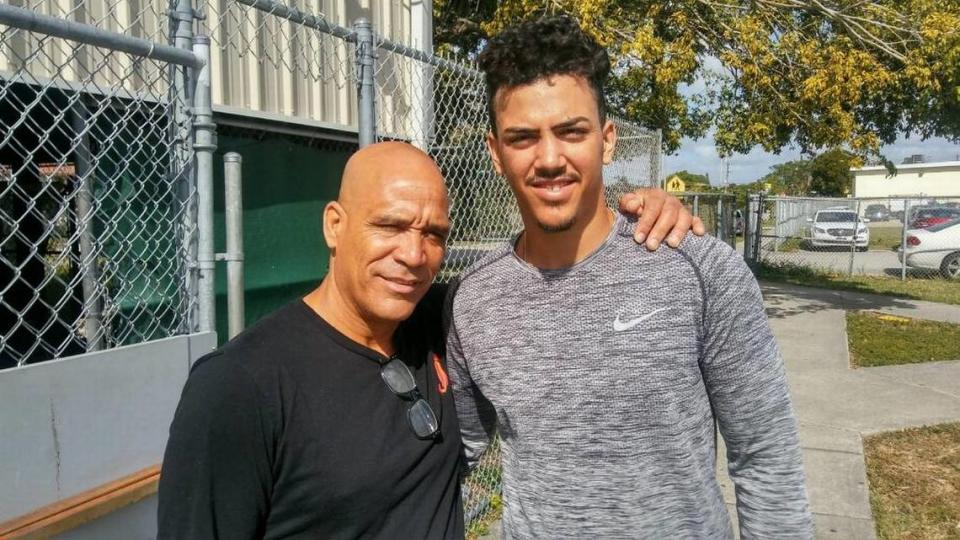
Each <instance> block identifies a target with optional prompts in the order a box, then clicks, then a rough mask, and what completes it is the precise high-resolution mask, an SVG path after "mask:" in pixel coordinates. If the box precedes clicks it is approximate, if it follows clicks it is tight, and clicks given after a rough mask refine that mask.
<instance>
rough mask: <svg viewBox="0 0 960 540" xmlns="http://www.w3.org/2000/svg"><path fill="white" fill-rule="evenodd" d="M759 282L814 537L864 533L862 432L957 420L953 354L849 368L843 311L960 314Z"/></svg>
mask: <svg viewBox="0 0 960 540" xmlns="http://www.w3.org/2000/svg"><path fill="white" fill-rule="evenodd" d="M761 287H762V289H763V295H764V300H765V305H766V306H767V314H768V316H769V317H770V324H771V326H772V327H773V331H774V334H775V335H776V337H777V342H778V343H779V344H780V348H781V350H782V351H783V356H784V361H785V362H786V366H787V376H788V378H789V381H790V391H791V394H792V396H793V402H794V407H795V409H796V413H797V418H798V420H799V422H800V439H801V444H802V446H803V455H804V464H805V466H806V471H807V485H808V489H809V493H810V504H811V507H812V510H813V512H814V517H815V523H816V534H817V538H844V539H859V538H866V539H870V538H874V537H875V535H874V524H873V519H872V517H871V511H870V501H869V489H868V486H867V480H866V472H865V467H864V461H863V441H862V435H864V434H869V433H874V432H879V431H888V430H893V429H900V428H905V427H910V426H920V425H926V424H938V423H943V422H950V421H957V420H960V384H958V383H957V381H960V361H956V362H934V363H927V364H916V365H903V366H889V367H877V368H860V369H852V368H851V367H850V364H849V356H848V352H847V335H846V318H845V311H846V310H854V309H871V310H877V311H883V312H888V313H892V314H897V315H903V316H907V317H915V318H920V319H930V320H938V321H946V322H955V323H960V306H950V305H944V304H935V303H932V302H921V301H912V300H904V299H899V298H892V297H887V296H878V295H866V294H860V293H852V292H847V291H828V290H822V289H811V288H807V287H796V286H791V285H783V284H773V283H763V284H761ZM958 360H960V359H958ZM721 455H723V454H722V452H721ZM725 469H726V464H725V463H720V464H718V476H719V477H720V478H721V482H722V485H723V487H724V493H725V496H726V497H727V502H728V503H733V501H734V498H733V486H732V484H731V483H730V480H729V479H728V478H727V476H726V471H725ZM731 514H732V515H735V511H734V509H733V507H732V505H731Z"/></svg>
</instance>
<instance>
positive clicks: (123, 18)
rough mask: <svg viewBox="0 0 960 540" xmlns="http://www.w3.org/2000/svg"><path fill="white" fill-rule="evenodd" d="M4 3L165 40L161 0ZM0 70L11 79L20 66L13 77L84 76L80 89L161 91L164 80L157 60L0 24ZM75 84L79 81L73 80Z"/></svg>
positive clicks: (13, 0)
mask: <svg viewBox="0 0 960 540" xmlns="http://www.w3.org/2000/svg"><path fill="white" fill-rule="evenodd" d="M9 3H10V5H14V6H20V7H26V8H29V9H32V10H34V11H36V12H38V13H42V14H45V15H51V16H54V17H59V18H63V19H68V20H73V21H77V22H82V23H86V24H91V25H94V26H96V27H98V28H103V29H105V30H110V31H113V32H118V33H122V34H127V35H131V36H135V37H141V38H146V39H151V40H154V41H158V42H161V43H166V41H167V37H166V36H167V17H166V15H165V11H166V3H165V2H164V0H124V1H119V2H108V1H107V0H80V1H71V0H33V1H23V0H10V2H9ZM0 31H2V32H3V33H4V38H3V39H2V40H0V74H2V76H4V78H7V79H11V78H12V75H13V74H14V72H16V71H18V70H21V69H24V70H25V71H26V73H27V74H28V76H27V77H26V78H22V79H17V80H18V82H26V83H28V84H34V83H46V82H48V81H51V80H55V81H57V83H56V84H60V85H62V84H63V83H64V82H66V83H68V84H69V83H77V85H79V83H81V82H86V84H84V85H83V87H82V89H83V90H84V91H87V92H91V93H96V92H97V91H98V88H111V87H112V88H124V89H126V90H128V91H130V92H131V93H134V94H144V93H145V94H150V95H163V93H165V92H166V85H165V84H164V83H163V77H162V76H161V73H160V70H161V69H162V67H161V66H160V65H159V63H157V62H152V61H149V62H136V61H134V58H133V57H132V56H131V55H128V54H123V53H112V54H106V53H104V52H103V51H102V50H98V49H96V48H94V47H86V46H79V47H78V46H76V45H75V44H73V43H71V42H68V41H65V40H62V39H54V38H48V37H43V36H40V35H39V34H31V33H28V32H23V31H16V30H14V29H11V28H8V27H5V26H0ZM77 87H79V86H77Z"/></svg>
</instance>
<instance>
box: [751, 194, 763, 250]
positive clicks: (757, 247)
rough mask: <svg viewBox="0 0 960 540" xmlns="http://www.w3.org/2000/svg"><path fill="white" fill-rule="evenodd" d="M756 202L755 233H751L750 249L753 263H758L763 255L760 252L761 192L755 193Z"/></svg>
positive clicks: (761, 228)
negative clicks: (751, 246) (751, 243)
mask: <svg viewBox="0 0 960 540" xmlns="http://www.w3.org/2000/svg"><path fill="white" fill-rule="evenodd" d="M756 202H757V218H756V221H757V223H756V225H754V228H756V230H757V233H756V234H755V235H753V238H751V240H752V241H753V248H752V250H751V251H752V253H753V261H754V263H757V264H759V263H760V260H761V259H762V257H763V255H762V254H761V253H760V250H761V249H762V248H763V241H762V240H763V205H764V196H763V193H760V194H759V195H757V201H756Z"/></svg>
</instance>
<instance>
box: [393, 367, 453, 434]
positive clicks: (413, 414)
mask: <svg viewBox="0 0 960 540" xmlns="http://www.w3.org/2000/svg"><path fill="white" fill-rule="evenodd" d="M380 378H382V379H383V382H384V383H386V385H387V388H389V389H390V391H391V392H393V393H394V394H396V395H398V396H400V397H401V398H403V399H404V400H405V401H411V402H413V403H411V404H410V406H409V408H407V421H408V422H409V424H410V429H412V430H413V433H414V434H415V435H416V436H417V438H419V439H431V438H433V437H434V436H436V434H437V431H438V430H439V429H440V427H439V425H438V422H437V415H436V414H434V412H433V408H432V407H431V406H430V403H429V402H428V401H427V400H426V399H424V398H423V394H421V393H420V389H419V388H417V381H416V380H414V378H413V374H412V373H410V368H408V367H407V365H406V364H404V363H403V361H402V360H400V359H399V358H397V357H391V358H390V360H388V361H387V362H386V363H385V364H382V365H381V366H380Z"/></svg>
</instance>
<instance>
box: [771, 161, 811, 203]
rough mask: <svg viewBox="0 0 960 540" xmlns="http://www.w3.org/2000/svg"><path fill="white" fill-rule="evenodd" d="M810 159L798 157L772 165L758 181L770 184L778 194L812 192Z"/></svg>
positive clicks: (772, 190)
mask: <svg viewBox="0 0 960 540" xmlns="http://www.w3.org/2000/svg"><path fill="white" fill-rule="evenodd" d="M810 163H811V162H810V160H805V159H798V160H794V161H787V162H786V163H778V164H776V165H773V166H772V167H770V172H768V173H767V174H765V175H764V176H763V177H762V178H760V180H759V181H758V183H759V184H760V185H761V186H766V185H769V186H770V192H771V193H775V194H777V195H779V194H784V195H799V196H803V195H808V194H809V193H810Z"/></svg>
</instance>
